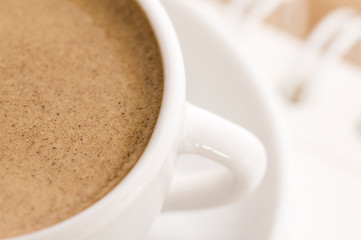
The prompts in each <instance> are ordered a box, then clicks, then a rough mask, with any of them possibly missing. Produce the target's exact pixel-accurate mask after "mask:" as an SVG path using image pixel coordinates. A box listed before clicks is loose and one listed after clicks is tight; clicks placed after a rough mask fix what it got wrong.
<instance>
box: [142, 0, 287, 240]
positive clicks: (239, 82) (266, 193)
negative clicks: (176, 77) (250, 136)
mask: <svg viewBox="0 0 361 240" xmlns="http://www.w3.org/2000/svg"><path fill="white" fill-rule="evenodd" d="M163 3H164V5H165V7H166V9H167V11H168V12H169V14H170V17H171V19H172V21H173V23H174V25H175V27H176V30H177V33H178V36H179V38H180V42H181V45H182V49H183V53H184V58H185V65H186V71H187V84H188V86H187V97H188V100H189V101H190V102H192V103H194V104H196V105H199V106H201V107H204V108H206V109H208V110H210V111H212V112H215V113H217V114H219V115H221V116H223V117H225V118H228V119H230V120H232V121H234V122H236V123H238V124H240V125H242V126H244V127H245V128H247V129H249V130H251V131H252V132H253V133H255V134H256V135H257V136H258V137H259V138H260V139H261V140H262V141H263V143H264V144H265V146H266V149H267V152H268V158H269V159H268V161H269V164H268V171H267V173H266V176H265V179H264V181H263V183H262V185H261V186H260V188H259V189H258V191H257V192H256V193H255V194H254V195H252V196H251V197H250V198H249V199H247V200H245V201H243V202H239V203H237V204H235V205H232V206H227V207H222V208H218V209H211V210H203V211H197V212H179V213H163V214H161V216H160V217H159V218H158V219H157V221H156V222H155V224H154V225H153V227H152V229H151V231H150V232H149V235H148V236H147V238H146V239H147V240H204V239H207V240H220V239H222V240H223V239H224V240H240V239H245V240H265V239H267V240H271V239H272V240H283V239H287V236H286V235H287V231H286V230H287V229H288V223H289V216H288V215H289V211H290V204H289V200H290V199H289V195H290V182H291V180H290V178H289V176H288V175H287V174H288V173H289V171H290V170H291V168H290V160H291V158H290V157H289V150H288V144H287V143H288V140H287V139H288V137H287V134H286V130H285V125H284V122H283V119H282V118H281V116H282V113H281V111H280V110H279V108H278V106H279V105H278V103H277V99H276V98H275V96H274V95H273V93H272V92H271V88H270V86H268V85H267V82H268V81H264V79H265V76H262V73H260V72H261V71H260V69H258V68H257V66H255V65H254V64H253V63H252V61H251V59H250V58H249V57H248V56H249V55H248V53H247V52H246V51H245V49H242V46H239V45H241V42H235V39H234V38H233V37H232V36H231V34H230V31H227V30H226V29H225V28H226V25H225V24H222V20H221V18H219V16H217V15H216V14H215V13H213V12H211V9H208V10H209V11H207V9H206V8H207V6H202V9H201V10H200V9H199V8H198V7H199V6H198V7H197V4H200V3H197V4H196V3H195V1H185V0H163ZM266 80H267V79H266ZM206 167H207V168H208V167H212V166H208V165H206V163H205V162H204V161H201V159H195V158H194V157H192V158H191V157H183V158H182V159H180V169H179V171H189V169H191V168H206Z"/></svg>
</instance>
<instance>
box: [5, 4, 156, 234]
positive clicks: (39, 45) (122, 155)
mask: <svg viewBox="0 0 361 240" xmlns="http://www.w3.org/2000/svg"><path fill="white" fill-rule="evenodd" d="M0 39H1V41H0V238H5V237H10V236H16V235H20V234H24V233H28V232H32V231H35V230H39V229H42V228H45V227H48V226H50V225H52V224H55V223H58V222H60V221H62V220H65V219H67V218H69V217H71V216H73V215H74V214H76V213H79V212H80V211H82V210H84V209H85V208H87V207H89V206H90V205H91V204H93V203H94V202H96V201H98V200H99V199H100V198H101V197H103V196H104V195H105V194H106V193H108V192H109V191H110V190H111V189H112V188H114V187H115V185H116V184H118V183H119V181H120V180H122V179H123V178H124V176H125V175H126V174H127V173H128V171H129V170H130V169H131V168H132V167H133V166H134V164H135V163H136V161H137V160H138V159H139V157H140V156H141V154H142V153H143V151H144V148H145V146H146V144H147V142H148V141H149V139H150V136H151V133H152V131H153V128H154V126H155V122H156V120H157V116H158V112H159V108H160V104H161V98H162V91H163V70H162V63H161V57H160V53H159V49H158V46H157V43H156V40H155V37H154V35H153V32H152V30H151V27H150V25H149V23H148V22H147V20H146V18H145V16H144V14H143V12H142V11H141V10H140V8H138V6H137V5H136V3H135V2H134V1H133V0H117V1H114V0H102V1H99V0H26V1H24V0H1V7H0Z"/></svg>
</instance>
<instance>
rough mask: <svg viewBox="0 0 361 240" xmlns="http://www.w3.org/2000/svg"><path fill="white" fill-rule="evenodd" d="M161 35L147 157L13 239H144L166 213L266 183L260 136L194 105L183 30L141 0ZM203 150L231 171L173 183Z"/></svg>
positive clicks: (154, 4)
mask: <svg viewBox="0 0 361 240" xmlns="http://www.w3.org/2000/svg"><path fill="white" fill-rule="evenodd" d="M136 2H137V3H138V4H139V5H140V6H141V8H142V9H143V11H144V12H145V14H146V16H147V18H148V20H149V22H150V24H151V26H152V28H153V31H154V33H155V36H156V39H157V42H158V45H159V48H160V52H161V56H162V62H163V69H164V90H163V97H162V104H161V108H160V112H159V115H158V120H157V123H156V126H155V128H154V131H153V133H152V136H151V139H150V141H149V143H148V144H147V146H146V148H145V150H144V152H143V154H142V156H141V157H140V159H139V160H138V162H137V163H136V164H135V166H134V167H133V168H132V170H131V171H130V172H129V173H128V174H127V176H126V177H125V178H124V179H123V180H122V181H121V182H120V183H119V184H117V186H116V187H115V188H113V189H112V190H111V191H110V192H109V193H108V194H106V195H105V196H104V197H103V198H102V199H100V200H99V201H97V202H95V203H94V204H93V205H91V206H90V207H88V208H86V209H85V210H83V211H82V212H80V213H78V214H76V215H75V216H72V217H70V218H68V219H67V220H64V221H62V222H60V223H57V224H55V225H52V226H50V227H47V228H45V229H42V230H39V231H36V232H32V233H29V234H25V235H21V236H18V237H13V238H11V239H13V240H35V239H36V240H43V239H44V240H45V239H52V240H57V239H59V240H60V239H61V240H62V239H89V240H93V239H94V240H95V239H127V240H132V239H140V238H141V237H143V236H144V235H145V233H146V231H147V229H149V228H150V226H151V224H152V222H153V221H154V219H155V218H156V217H157V215H158V214H159V213H160V212H161V211H162V209H163V210H164V211H186V210H196V209H202V208H211V207H218V206H222V205H226V204H230V203H232V202H235V201H239V200H241V199H242V198H244V197H246V196H247V195H248V194H250V193H252V192H253V191H254V190H255V188H256V187H257V185H258V184H259V183H260V181H261V180H262V177H263V175H264V172H265V169H266V156H265V151H264V148H263V146H262V144H261V143H260V142H259V140H258V139H257V138H256V137H255V136H253V135H252V134H251V133H249V132H248V131H247V130H245V129H243V128H242V127H240V126H238V125H236V124H233V123H231V122H229V121H227V120H225V119H222V118H220V117H219V116H216V115H214V114H212V113H210V112H207V111H205V110H203V109H201V108H199V107H196V106H194V105H192V104H190V103H188V102H187V101H186V99H185V71H184V66H183V59H182V54H181V49H180V45H179V43H178V40H177V37H176V33H175V31H174V29H173V27H172V24H171V22H170V20H169V19H168V16H167V14H166V12H165V11H164V9H163V7H162V6H161V4H160V3H159V2H158V1H151V2H150V1H148V0H136ZM182 154H197V155H201V156H203V157H206V158H207V159H209V160H210V161H215V162H217V163H218V164H220V165H222V166H224V167H225V168H226V169H227V173H226V174H203V173H200V174H197V175H195V176H192V177H189V178H187V177H185V178H184V179H182V181H178V182H174V183H173V184H172V179H173V177H174V175H175V171H174V170H175V162H176V159H177V156H180V155H182Z"/></svg>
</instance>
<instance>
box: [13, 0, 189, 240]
mask: <svg viewBox="0 0 361 240" xmlns="http://www.w3.org/2000/svg"><path fill="white" fill-rule="evenodd" d="M134 1H135V2H137V3H138V5H139V7H140V8H141V9H142V10H143V12H144V14H145V16H146V17H147V20H148V22H149V23H150V25H151V27H152V30H153V32H154V35H155V37H156V40H157V43H158V46H159V49H160V53H161V57H162V64H163V76H164V77H163V95H162V102H161V106H160V111H159V114H158V119H157V122H156V124H155V127H154V130H153V133H152V135H151V138H150V140H149V142H148V144H147V146H146V148H145V150H144V152H143V154H142V155H141V157H140V158H139V159H138V161H137V163H136V164H135V166H134V167H133V168H132V169H131V170H130V172H129V173H128V174H127V175H126V176H125V178H124V179H122V180H121V181H120V182H119V183H118V184H117V185H116V186H115V187H114V188H113V189H112V190H111V191H110V192H109V193H107V194H106V195H105V196H104V197H102V198H101V199H100V200H98V201H97V202H95V203H93V204H92V205H91V206H89V207H88V208H86V209H84V210H83V211H81V212H80V213H77V214H76V215H74V216H71V217H70V218H67V219H65V220H63V221H61V222H59V223H56V224H54V225H51V226H49V227H47V228H44V229H40V230H37V231H34V232H30V233H26V234H23V235H19V236H14V237H10V238H6V239H8V240H25V239H39V238H46V237H49V235H51V234H55V233H56V234H59V233H60V232H62V231H64V229H69V228H72V227H74V228H76V227H75V226H77V225H79V224H82V223H83V222H85V221H87V220H89V218H93V219H97V218H96V217H95V216H97V215H101V213H102V212H103V210H104V209H105V208H106V207H107V206H108V205H109V204H111V203H112V202H116V203H117V208H118V209H119V211H121V210H122V209H125V208H127V206H129V204H130V203H131V202H132V201H134V200H135V199H137V198H138V197H139V196H140V195H141V193H142V192H144V190H145V189H146V188H147V186H148V185H149V184H150V183H151V181H152V179H154V178H155V177H156V175H157V173H158V172H159V171H160V169H161V168H162V166H163V164H164V162H165V160H166V159H167V156H168V154H169V153H170V152H171V150H172V149H174V148H175V147H176V143H177V140H178V137H179V133H180V131H181V127H182V121H183V113H184V106H185V69H184V63H183V57H182V53H181V48H180V44H179V42H178V39H177V36H176V32H175V30H174V27H173V25H172V23H171V21H170V18H169V17H168V15H167V13H166V11H165V9H164V7H163V6H162V5H161V3H160V1H159V0H156V1H149V0H134ZM155 156H156V157H155ZM104 224H106V222H105V223H104Z"/></svg>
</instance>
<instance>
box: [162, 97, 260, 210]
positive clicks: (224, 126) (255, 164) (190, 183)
mask: <svg viewBox="0 0 361 240" xmlns="http://www.w3.org/2000/svg"><path fill="white" fill-rule="evenodd" d="M182 154H197V155H201V156H203V157H206V158H208V159H210V160H213V161H215V162H217V163H219V164H220V165H223V166H224V167H225V168H226V169H227V171H222V172H220V171H218V172H212V173H208V174H207V173H199V174H194V175H192V176H185V177H183V178H179V177H178V176H175V178H174V180H173V183H172V187H171V189H170V193H169V195H168V197H167V199H166V201H165V204H164V208H163V210H164V211H179V210H196V209H204V208H211V207H217V206H222V205H226V204H229V203H232V202H235V201H237V200H240V199H241V198H243V197H244V196H245V195H247V194H249V193H251V192H252V191H254V190H255V188H256V187H257V185H258V184H259V183H260V182H261V180H262V178H263V175H264V173H265V169H266V154H265V150H264V147H263V145H262V144H261V143H260V141H259V140H258V139H257V138H256V137H255V136H254V135H253V134H251V133H250V132H248V131H247V130H245V129H243V128H241V127H240V126H238V125H236V124H234V123H231V122H230V121H227V120H225V119H222V118H221V117H218V116H216V115H214V114H212V113H210V112H208V111H206V110H203V109H201V108H199V107H196V106H194V105H192V104H189V103H187V104H186V116H185V126H184V132H183V139H182V140H181V145H180V147H179V155H182ZM230 173H231V174H230ZM177 177H178V178H177Z"/></svg>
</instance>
